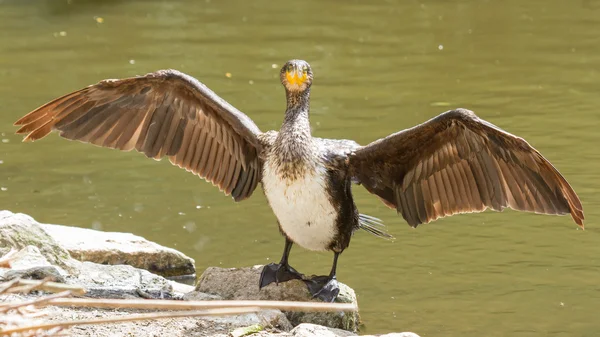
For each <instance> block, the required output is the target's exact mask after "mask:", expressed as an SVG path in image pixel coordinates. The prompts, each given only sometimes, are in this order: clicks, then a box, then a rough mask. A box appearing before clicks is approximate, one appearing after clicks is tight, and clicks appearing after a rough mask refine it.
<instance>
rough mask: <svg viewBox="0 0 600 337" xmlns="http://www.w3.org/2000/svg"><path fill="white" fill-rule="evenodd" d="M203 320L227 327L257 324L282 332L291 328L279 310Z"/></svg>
mask: <svg viewBox="0 0 600 337" xmlns="http://www.w3.org/2000/svg"><path fill="white" fill-rule="evenodd" d="M204 320H206V321H210V322H213V323H218V324H222V325H226V326H229V327H248V326H252V325H257V324H258V325H261V326H263V327H265V326H268V327H273V328H276V329H279V330H283V331H290V330H291V329H292V328H293V326H292V324H291V323H290V322H289V321H288V319H287V318H286V316H285V314H283V313H282V312H281V311H279V310H262V311H260V312H257V313H251V314H245V315H235V316H220V317H217V316H214V317H205V318H204Z"/></svg>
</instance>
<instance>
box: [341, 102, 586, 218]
mask: <svg viewBox="0 0 600 337" xmlns="http://www.w3.org/2000/svg"><path fill="white" fill-rule="evenodd" d="M349 164H350V170H351V174H352V175H353V177H354V179H355V180H357V181H358V182H360V183H361V184H362V185H363V186H364V187H365V188H366V189H367V190H368V191H369V192H371V193H373V194H375V195H377V196H379V197H380V198H381V199H382V200H383V202H384V203H385V204H386V205H388V206H389V207H392V208H395V209H397V211H398V212H399V213H401V214H402V216H403V217H404V219H406V221H407V222H408V223H409V224H410V225H411V226H414V227H416V226H417V225H419V224H422V223H427V222H430V221H433V220H436V219H438V218H441V217H445V216H450V215H453V214H457V213H470V212H481V211H483V210H485V209H486V208H491V209H493V210H497V211H501V210H502V209H503V208H505V207H510V208H513V209H516V210H520V211H528V212H535V213H541V214H571V216H572V218H573V220H574V221H575V222H576V223H577V224H578V225H579V226H581V227H582V228H583V219H584V216H583V208H582V206H581V202H580V200H579V198H578V197H577V194H575V191H573V189H572V188H571V186H570V185H569V184H568V183H567V181H566V180H565V178H564V177H563V176H562V175H561V174H560V173H559V172H558V171H557V170H556V169H555V168H554V167H553V166H552V164H550V162H549V161H548V160H546V159H545V158H544V157H543V156H542V155H541V154H540V153H539V152H538V151H537V150H535V149H534V148H533V147H531V146H530V145H529V144H528V143H527V142H526V141H525V140H523V139H522V138H519V137H516V136H514V135H512V134H510V133H507V132H505V131H503V130H501V129H500V128H498V127H496V126H494V125H493V124H491V123H488V122H486V121H484V120H481V119H479V118H478V117H477V116H475V114H474V113H473V112H471V111H468V110H464V109H457V110H452V111H448V112H445V113H443V114H441V115H439V116H437V117H435V118H433V119H431V120H429V121H427V122H425V123H423V124H421V125H418V126H416V127H414V128H411V129H407V130H404V131H401V132H398V133H396V134H393V135H390V136H388V137H386V138H383V139H380V140H377V141H375V142H373V143H371V144H369V145H367V146H364V147H362V148H360V149H357V150H356V151H355V152H354V154H353V155H351V156H350V159H349Z"/></svg>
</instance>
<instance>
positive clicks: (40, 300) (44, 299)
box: [0, 290, 71, 313]
mask: <svg viewBox="0 0 600 337" xmlns="http://www.w3.org/2000/svg"><path fill="white" fill-rule="evenodd" d="M70 295H71V291H69V290H67V291H63V292H61V293H56V294H52V295H48V296H45V297H42V298H38V299H35V300H30V301H24V302H18V303H8V305H5V306H2V307H0V313H2V312H7V311H8V310H11V309H16V308H20V307H26V306H28V305H38V306H40V305H42V304H45V303H47V302H49V301H52V300H53V299H57V298H59V297H65V296H70Z"/></svg>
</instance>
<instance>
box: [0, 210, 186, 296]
mask: <svg viewBox="0 0 600 337" xmlns="http://www.w3.org/2000/svg"><path fill="white" fill-rule="evenodd" d="M41 226H42V225H41V224H39V223H38V222H37V221H35V220H34V219H33V218H31V217H30V216H28V215H25V214H13V213H11V212H9V211H0V254H2V255H3V254H6V253H7V252H8V251H9V250H10V249H11V248H14V249H17V250H18V252H17V253H16V254H15V255H13V257H12V258H11V262H10V263H11V268H10V269H9V268H0V278H3V279H13V278H16V277H23V278H32V279H44V278H46V277H51V278H52V279H54V280H55V281H57V282H64V283H68V284H72V285H78V286H81V287H84V288H86V290H87V291H88V292H87V294H86V296H90V297H98V298H153V299H158V298H164V299H180V298H182V297H183V293H185V292H189V291H191V290H192V289H193V288H192V287H190V286H186V285H183V284H177V283H174V282H172V281H169V280H167V279H165V278H164V277H162V276H160V275H156V274H154V273H151V272H149V271H147V270H144V269H139V268H135V267H133V266H129V265H124V264H121V265H104V264H99V263H93V262H81V261H78V260H75V259H73V258H72V257H71V255H70V253H69V252H68V251H67V250H66V249H65V248H63V247H62V246H61V244H60V243H59V242H58V241H57V240H55V239H54V238H53V237H52V236H51V235H49V234H48V233H46V231H45V230H44V229H42V227H41ZM61 227H63V226H61Z"/></svg>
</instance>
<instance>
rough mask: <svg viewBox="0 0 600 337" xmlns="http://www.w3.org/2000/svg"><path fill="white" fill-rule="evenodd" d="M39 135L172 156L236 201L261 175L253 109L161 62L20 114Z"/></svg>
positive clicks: (26, 129) (32, 134) (32, 136)
mask: <svg viewBox="0 0 600 337" xmlns="http://www.w3.org/2000/svg"><path fill="white" fill-rule="evenodd" d="M15 125H21V128H20V129H19V130H18V131H17V133H27V134H28V135H27V136H26V137H25V141H33V140H36V139H40V138H42V137H44V136H46V135H47V134H48V133H50V131H52V130H58V131H59V133H60V136H62V137H64V138H67V139H72V140H78V141H81V142H85V143H92V144H95V145H98V146H103V147H109V148H113V149H119V150H123V151H130V150H132V149H136V150H138V151H139V152H142V153H144V154H145V155H146V156H148V157H149V158H154V159H157V160H158V159H161V158H163V157H165V156H167V157H168V158H169V160H170V161H171V163H173V164H174V165H177V166H179V167H181V168H184V169H186V170H187V171H190V172H193V173H194V174H197V175H198V176H199V177H201V178H204V179H206V180H207V181H210V182H211V183H213V185H215V186H218V187H219V189H220V190H221V191H223V192H224V193H225V194H227V195H232V196H233V198H234V199H235V200H236V201H239V200H243V199H245V198H247V197H249V196H250V195H251V194H252V192H253V191H254V189H255V188H256V185H257V184H258V182H259V180H260V172H261V170H260V162H259V158H258V155H257V154H258V151H259V150H260V145H259V142H258V140H257V136H258V135H259V134H260V133H261V132H260V130H259V129H258V127H257V126H256V124H254V122H252V120H251V119H250V118H248V116H246V115H245V114H243V113H242V112H240V111H239V110H237V109H236V108H234V107H233V106H231V105H230V104H229V103H227V102H225V101H224V100H223V99H221V98H220V97H219V96H217V95H216V94H215V93H214V92H212V91H211V90H210V89H208V88H207V87H206V86H204V85H203V84H202V83H200V82H199V81H197V80H196V79H194V78H193V77H191V76H188V75H186V74H183V73H181V72H178V71H175V70H160V71H157V72H154V73H150V74H147V75H145V76H139V77H133V78H126V79H120V80H104V81H101V82H99V83H97V84H94V85H91V86H88V87H86V88H84V89H81V90H78V91H75V92H73V93H70V94H68V95H65V96H62V97H60V98H57V99H55V100H53V101H51V102H49V103H47V104H45V105H43V106H41V107H39V108H37V109H36V110H34V111H32V112H30V113H29V114H27V115H26V116H24V117H23V118H21V119H19V120H18V121H17V122H16V123H15Z"/></svg>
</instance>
